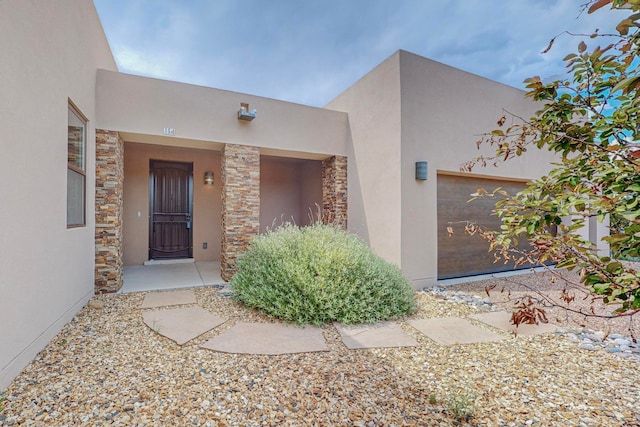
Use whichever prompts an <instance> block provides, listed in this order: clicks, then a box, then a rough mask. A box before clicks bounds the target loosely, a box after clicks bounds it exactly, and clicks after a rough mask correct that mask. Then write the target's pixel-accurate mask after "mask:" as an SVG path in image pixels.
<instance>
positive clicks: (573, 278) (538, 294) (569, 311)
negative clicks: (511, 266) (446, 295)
mask: <svg viewBox="0 0 640 427" xmlns="http://www.w3.org/2000/svg"><path fill="white" fill-rule="evenodd" d="M630 264H631V263H630ZM632 264H634V267H635V268H636V269H638V268H640V263H632ZM555 272H556V274H559V275H561V276H562V277H565V278H566V279H568V280H562V279H559V278H558V277H557V276H555V275H553V274H551V273H550V272H541V273H530V274H522V275H515V276H510V277H505V278H492V279H489V280H483V281H477V282H468V283H462V284H458V285H452V286H447V287H446V289H447V290H450V291H461V292H464V293H468V294H474V295H482V296H484V297H486V296H487V293H486V292H485V289H486V288H487V287H488V286H493V285H495V288H493V290H490V291H489V296H490V298H491V301H492V302H493V303H494V304H497V305H498V306H500V307H501V308H505V309H513V307H514V304H515V303H516V302H517V301H519V300H520V299H521V298H523V297H525V296H527V295H530V296H532V297H533V298H536V299H538V300H540V301H542V303H541V304H540V306H542V307H544V308H545V310H546V311H547V317H548V319H549V322H551V323H554V324H557V325H560V326H563V327H567V328H570V329H575V328H580V327H586V328H589V329H592V330H596V331H603V332H605V333H617V334H621V335H625V336H629V337H632V338H633V337H635V338H637V339H640V313H638V314H635V315H633V316H622V317H615V316H614V317H613V318H607V319H605V318H602V317H598V316H593V315H604V316H612V312H613V311H614V310H615V309H616V308H618V307H619V305H615V304H604V303H603V302H602V299H601V298H595V297H594V296H593V295H590V294H589V292H588V289H587V288H586V287H585V286H583V285H581V284H578V286H575V285H574V284H572V283H579V278H578V275H577V274H576V273H573V272H568V271H566V270H555ZM554 277H555V280H554ZM563 289H566V290H567V292H568V293H569V294H570V295H572V296H574V297H575V298H574V300H573V301H571V302H570V303H569V304H567V303H566V302H565V301H563V300H562V298H561V294H562V290H563ZM550 302H555V303H556V304H559V305H560V306H563V307H565V308H562V307H553V306H552V304H550ZM592 309H593V310H592ZM575 311H581V312H582V313H587V315H583V314H579V313H576V312H575Z"/></svg>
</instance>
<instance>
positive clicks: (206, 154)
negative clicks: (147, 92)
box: [123, 142, 221, 266]
mask: <svg viewBox="0 0 640 427" xmlns="http://www.w3.org/2000/svg"><path fill="white" fill-rule="evenodd" d="M151 159H153V160H171V161H176V162H188V163H193V257H194V259H195V260H196V261H213V260H218V259H220V239H221V231H220V218H221V200H220V188H221V187H220V186H221V181H220V152H219V151H213V150H201V149H191V148H180V147H166V146H160V145H152V144H139V143H132V142H125V148H124V231H123V234H124V265H127V266H129V265H142V264H143V263H144V262H145V261H147V260H148V259H149V160H151ZM205 171H213V173H214V185H213V186H210V185H205V184H204V173H205ZM138 212H140V216H138ZM204 242H206V243H207V249H203V248H202V244H203V243H204Z"/></svg>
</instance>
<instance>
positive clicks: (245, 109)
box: [238, 102, 258, 122]
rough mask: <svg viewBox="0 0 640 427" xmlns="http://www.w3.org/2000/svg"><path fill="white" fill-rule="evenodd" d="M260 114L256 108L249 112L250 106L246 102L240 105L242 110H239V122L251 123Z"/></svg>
mask: <svg viewBox="0 0 640 427" xmlns="http://www.w3.org/2000/svg"><path fill="white" fill-rule="evenodd" d="M257 114H258V110H256V109H255V108H254V109H253V110H252V111H249V104H247V103H246V102H241V103H240V109H239V110H238V120H244V121H246V122H250V121H251V120H253V119H255V118H256V115H257Z"/></svg>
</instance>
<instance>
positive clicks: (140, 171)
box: [0, 0, 606, 389]
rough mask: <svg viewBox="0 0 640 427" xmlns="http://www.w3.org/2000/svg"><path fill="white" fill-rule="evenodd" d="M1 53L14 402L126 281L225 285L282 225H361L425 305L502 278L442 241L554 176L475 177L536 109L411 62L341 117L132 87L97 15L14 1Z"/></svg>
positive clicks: (403, 59) (0, 32)
mask: <svg viewBox="0 0 640 427" xmlns="http://www.w3.org/2000/svg"><path fill="white" fill-rule="evenodd" d="M0 52H1V53H2V57H3V61H2V63H0V89H1V92H0V93H2V96H1V97H0V117H1V118H2V119H1V120H2V126H0V143H1V144H2V148H3V155H2V156H0V188H1V189H2V191H1V194H2V199H3V203H2V204H1V205H0V218H1V219H2V221H3V225H2V226H1V227H0V236H1V241H2V243H3V244H2V245H1V246H0V247H1V249H0V251H1V252H0V290H1V291H2V292H1V294H2V299H1V300H0V324H1V325H2V328H1V331H2V332H1V335H0V343H2V344H1V345H0V389H2V388H4V387H6V386H7V385H8V384H9V382H10V381H11V380H12V379H13V378H14V377H15V376H16V375H17V374H18V373H19V372H20V370H21V369H22V368H23V367H24V366H26V365H27V364H28V363H29V361H30V360H32V358H33V357H34V356H35V355H36V354H37V352H38V351H40V350H41V349H42V348H43V347H44V346H45V345H46V344H47V343H48V342H49V341H50V340H51V339H52V338H53V337H54V336H55V334H56V333H57V332H58V331H59V330H60V329H61V328H62V326H63V325H64V324H65V323H67V322H68V321H69V320H71V319H72V317H73V316H74V314H75V313H76V312H77V311H78V310H80V309H81V308H82V307H83V306H84V305H85V304H86V303H87V301H88V300H89V299H90V298H91V296H92V295H94V294H95V293H102V292H115V291H117V290H118V289H119V288H120V287H121V286H122V280H123V278H122V272H123V267H124V266H126V265H141V264H143V263H144V262H145V261H148V260H150V259H166V258H194V259H195V260H198V261H210V260H220V262H221V270H222V276H223V278H224V279H227V280H228V279H229V278H230V277H231V276H232V275H233V272H234V268H235V260H236V259H237V256H238V255H239V254H240V253H241V252H242V250H243V249H244V248H245V247H246V245H247V243H248V241H249V240H250V239H251V237H252V236H254V235H255V234H257V233H259V232H260V231H264V230H265V229H266V228H267V227H270V226H272V225H274V224H278V223H279V222H280V221H283V220H284V221H287V220H294V221H295V222H296V223H298V224H302V225H304V224H307V223H309V222H310V221H312V220H313V218H316V219H317V218H318V217H320V218H321V219H322V220H323V221H325V222H333V223H337V224H340V225H342V226H344V227H346V228H348V229H349V230H350V231H352V232H354V233H356V234H358V235H359V236H361V238H362V239H363V240H365V241H366V242H367V243H368V244H369V245H370V246H371V248H372V249H373V250H374V251H375V252H376V253H378V254H379V255H380V256H382V257H383V258H385V259H387V260H388V261H391V262H394V263H396V264H398V265H399V266H400V267H401V268H402V271H403V272H404V274H405V275H406V276H407V278H408V279H410V280H411V281H412V282H413V283H414V285H415V287H416V288H419V287H421V286H424V285H426V284H430V283H435V282H436V281H437V280H438V279H439V278H445V277H454V276H463V275H469V274H478V273H482V272H490V271H494V270H495V268H499V267H500V266H498V267H495V266H494V265H493V264H491V262H490V261H489V262H487V256H486V248H485V247H483V246H482V245H479V244H477V243H470V242H471V240H468V239H469V238H468V237H466V236H462V235H460V236H455V238H454V239H453V240H452V239H450V238H448V237H447V236H446V232H445V231H444V225H445V224H446V223H447V222H449V221H456V220H464V219H472V220H473V219H478V218H485V217H486V216H487V213H488V212H489V211H490V206H481V205H475V206H477V207H476V208H473V209H472V208H470V207H469V206H471V205H469V204H467V203H466V200H467V199H468V196H469V194H470V193H471V192H473V191H475V188H477V187H478V186H484V187H488V188H494V187H497V186H502V187H505V188H512V189H514V190H515V189H517V188H519V187H521V186H523V185H524V183H525V182H526V181H527V180H530V179H533V178H536V177H539V176H541V175H543V174H544V173H545V172H546V171H547V170H548V169H549V167H550V162H551V161H552V160H553V159H552V157H551V155H550V154H548V153H544V152H532V153H528V154H529V155H528V156H527V157H526V158H525V159H516V160H514V161H512V162H509V163H507V164H504V165H502V166H500V167H499V168H491V169H483V170H479V172H480V173H481V174H461V173H460V172H459V167H460V164H461V163H463V162H464V161H466V160H469V159H470V158H473V157H476V156H477V155H479V154H481V153H482V152H483V151H482V150H481V151H478V150H476V146H475V144H474V142H475V140H476V139H477V135H478V134H479V133H481V132H484V131H487V130H489V129H492V128H493V127H495V123H496V120H497V119H498V118H499V117H500V116H501V115H502V114H503V109H504V110H508V111H511V112H515V113H518V114H520V115H522V116H527V115H531V114H532V113H533V112H534V110H535V105H533V104H532V103H531V102H530V101H527V100H525V99H524V96H523V95H524V93H523V92H522V91H520V90H518V89H514V88H511V87H508V86H505V85H502V84H500V83H496V82H493V81H490V80H487V79H485V78H482V77H479V76H476V75H472V74H469V73H467V72H464V71H461V70H457V69H454V68H452V67H449V66H446V65H444V64H440V63H437V62H434V61H431V60H428V59H426V58H422V57H419V56H417V55H414V54H411V53H409V52H405V51H398V52H396V53H395V54H393V55H392V56H391V57H389V58H388V59H387V60H385V61H384V62H383V63H382V64H380V65H379V66H378V67H376V68H375V69H374V70H372V71H371V72H369V73H368V74H367V75H365V76H364V77H362V78H361V79H360V80H359V81H357V82H356V83H354V84H353V86H351V87H350V88H348V89H346V90H345V91H344V92H343V93H341V94H339V95H338V96H337V97H336V98H335V99H334V100H333V101H331V102H330V103H329V104H328V105H327V106H326V107H325V108H315V107H309V106H305V105H299V104H293V103H289V102H283V101H278V100H274V99H268V98H263V97H258V96H254V95H250V94H243V93H236V92H230V91H225V90H220V89H213V88H207V87H200V86H194V85H189V84H184V83H177V82H171V81H164V80H157V79H151V78H145V77H138V76H132V75H127V74H123V73H120V72H118V70H117V66H116V64H115V61H114V59H113V55H112V53H111V50H110V48H109V46H108V43H107V40H106V38H105V36H104V32H103V29H102V27H101V23H100V21H99V18H98V15H97V13H96V10H95V8H94V5H93V3H92V2H91V1H90V0H51V1H37V0H21V1H17V0H8V1H2V2H0ZM242 108H244V110H243V109H242ZM253 109H256V110H257V111H258V114H257V116H256V117H255V118H253V116H252V111H253ZM485 153H489V151H485ZM65 158H66V160H65ZM417 165H419V166H417ZM425 166H426V171H425V170H424V169H421V171H420V173H421V174H422V173H426V175H421V176H420V177H419V179H417V177H416V168H417V167H420V168H424V167H425ZM211 173H212V174H211ZM205 177H206V179H207V181H208V183H205V182H204V179H205ZM423 178H426V179H423ZM211 180H212V181H211ZM585 233H588V236H589V237H590V238H591V239H592V241H594V242H597V241H599V239H600V237H601V236H602V235H603V234H604V233H606V228H604V227H603V226H596V225H595V224H592V227H591V228H590V229H588V230H585ZM455 239H458V240H455ZM465 239H466V240H465ZM476 260H481V261H480V262H476Z"/></svg>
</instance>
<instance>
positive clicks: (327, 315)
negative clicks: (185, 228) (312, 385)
mask: <svg viewBox="0 0 640 427" xmlns="http://www.w3.org/2000/svg"><path fill="white" fill-rule="evenodd" d="M230 287H231V289H232V291H233V298H234V299H235V300H237V301H240V302H242V303H244V304H246V305H247V306H250V307H255V308H258V309H260V310H262V311H263V312H264V313H266V314H268V315H270V316H273V317H277V318H280V319H283V320H286V321H289V322H294V323H297V324H300V325H303V324H306V323H310V324H313V325H322V324H324V323H328V322H332V321H339V322H341V323H343V324H357V323H373V322H376V321H379V320H388V319H393V318H398V317H401V316H403V315H407V314H411V313H413V312H414V311H415V310H416V305H415V299H414V294H413V290H412V288H411V285H410V284H409V282H408V281H407V280H406V279H405V278H404V276H403V275H402V273H401V272H400V269H399V268H398V267H396V266H394V265H392V264H389V263H388V262H386V261H384V260H383V259H382V258H380V257H378V256H377V255H375V254H374V253H373V252H371V250H370V249H369V248H367V246H366V245H365V244H364V243H363V242H361V241H360V240H359V239H358V238H357V237H356V236H354V235H352V234H349V233H347V232H345V231H342V230H340V229H338V228H336V227H334V226H329V225H323V224H320V223H316V224H314V225H311V226H308V227H297V226H295V225H292V224H285V225H283V226H282V227H280V228H277V229H276V230H274V231H267V232H266V233H265V234H262V235H259V236H257V237H256V238H254V239H253V240H252V241H251V244H250V245H249V248H248V250H247V252H245V253H244V254H243V255H242V256H241V257H240V259H239V261H238V272H237V273H236V274H235V276H233V278H232V279H231V283H230Z"/></svg>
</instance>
